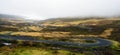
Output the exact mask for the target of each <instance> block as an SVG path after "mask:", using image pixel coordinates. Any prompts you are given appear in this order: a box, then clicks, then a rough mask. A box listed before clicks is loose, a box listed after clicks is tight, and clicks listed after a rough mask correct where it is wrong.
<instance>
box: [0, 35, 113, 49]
mask: <svg viewBox="0 0 120 55" xmlns="http://www.w3.org/2000/svg"><path fill="white" fill-rule="evenodd" d="M0 39H7V40H22V41H33V42H40V43H47V44H55V45H62V46H69V47H72V46H77V47H82V46H85V47H91V46H110V45H111V44H112V43H111V41H109V40H106V39H102V38H84V39H86V40H87V39H89V40H90V39H91V40H96V41H97V42H95V43H72V42H63V41H55V40H39V39H36V38H33V37H24V36H2V35H1V36H0Z"/></svg>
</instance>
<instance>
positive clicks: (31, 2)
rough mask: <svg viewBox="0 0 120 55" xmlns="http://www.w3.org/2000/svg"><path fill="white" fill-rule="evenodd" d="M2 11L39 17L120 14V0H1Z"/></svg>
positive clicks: (0, 9)
mask: <svg viewBox="0 0 120 55" xmlns="http://www.w3.org/2000/svg"><path fill="white" fill-rule="evenodd" d="M0 13H6V14H17V15H24V16H39V17H47V18H54V17H67V16H71V17H72V16H114V15H120V0H0Z"/></svg>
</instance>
